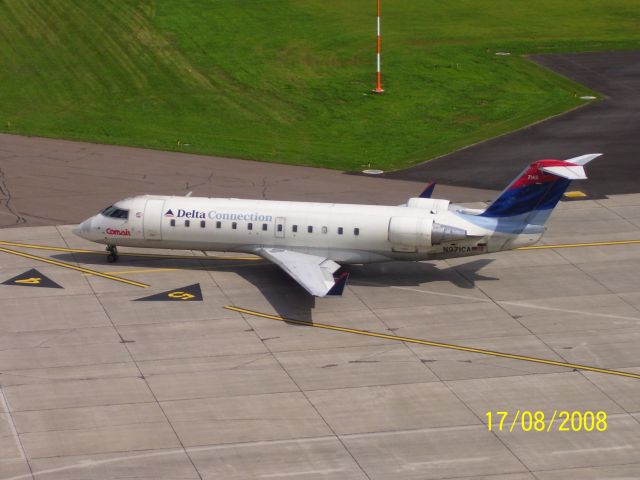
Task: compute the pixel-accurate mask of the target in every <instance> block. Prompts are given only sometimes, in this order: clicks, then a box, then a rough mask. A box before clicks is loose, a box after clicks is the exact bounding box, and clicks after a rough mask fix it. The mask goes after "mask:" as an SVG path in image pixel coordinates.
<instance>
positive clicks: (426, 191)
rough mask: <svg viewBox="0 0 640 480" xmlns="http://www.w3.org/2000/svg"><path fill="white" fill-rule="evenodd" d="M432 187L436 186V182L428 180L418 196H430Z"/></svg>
mask: <svg viewBox="0 0 640 480" xmlns="http://www.w3.org/2000/svg"><path fill="white" fill-rule="evenodd" d="M434 188H436V182H429V184H428V185H427V186H426V187H425V189H424V190H423V191H422V193H421V194H420V195H418V198H431V196H432V195H433V189H434Z"/></svg>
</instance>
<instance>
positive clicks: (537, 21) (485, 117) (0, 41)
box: [0, 0, 640, 170]
mask: <svg viewBox="0 0 640 480" xmlns="http://www.w3.org/2000/svg"><path fill="white" fill-rule="evenodd" d="M383 8H384V11H383V15H384V17H383V72H384V73H383V74H384V77H383V80H384V87H385V89H386V93H385V94H384V95H381V96H375V95H370V94H369V90H370V89H371V88H372V87H373V80H374V74H373V70H374V52H373V50H374V40H375V2H374V0H367V1H364V0H349V1H345V0H235V1H230V0H217V1H216V0H156V1H151V0H146V1H144V0H143V1H129V0H118V1H117V2H113V1H98V0H96V1H87V0H21V1H17V0H16V1H13V0H6V1H0V130H2V131H5V132H11V133H21V134H32V135H42V136H48V137H59V138H71V139H81V140H90V141H95V142H101V143H113V144H125V145H137V146H143V147H149V148H159V149H167V150H179V151H188V152H198V153H209V154H217V155H225V156H233V157H241V158H252V159H260V160H268V161H278V162H286V163H297V164H306V165H315V166H325V167H331V168H340V169H346V170H360V169H361V168H362V167H364V166H367V165H369V164H370V165H371V166H372V167H375V168H382V169H385V170H387V169H395V168H401V167H406V166H408V165H412V164H415V163H417V162H421V161H424V160H427V159H429V158H433V157H435V156H438V155H441V154H444V153H447V152H450V151H452V150H454V149H456V148H459V147H462V146H464V145H468V144H470V143H473V142H476V141H479V140H481V139H484V138H488V137H491V136H495V135H498V134H501V133H504V132H507V131H511V130H513V129H516V128H518V127H522V126H524V125H526V124H529V123H531V122H533V121H536V120H540V119H542V118H545V117H548V116H550V115H553V114H557V113H560V112H562V111H565V110H567V109H570V108H573V107H575V106H577V105H579V104H580V103H581V100H579V99H578V98H577V97H578V96H580V95H583V94H587V93H591V92H589V91H588V90H587V89H586V88H584V87H582V86H579V85H577V84H575V83H573V82H570V81H569V80H567V79H565V78H562V77H559V76H556V75H554V74H552V73H551V72H548V71H546V70H544V69H542V68H539V67H537V66H536V65H534V64H532V63H530V62H529V61H527V60H526V59H525V58H523V56H522V55H523V54H526V53H546V52H560V51H586V50H608V49H631V48H636V49H637V48H640V28H639V27H640V13H639V12H640V11H639V10H638V8H637V0H617V1H611V0H608V1H604V0H598V1H596V0H561V1H558V0H536V1H531V2H525V1H518V0H515V1H514V0H509V1H507V0H499V1H487V0H456V1H455V2H443V1H440V0H395V1H388V0H387V1H385V0H383ZM496 51H508V52H511V53H512V55H511V56H496V55H495V52H496Z"/></svg>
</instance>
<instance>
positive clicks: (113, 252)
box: [107, 245, 118, 263]
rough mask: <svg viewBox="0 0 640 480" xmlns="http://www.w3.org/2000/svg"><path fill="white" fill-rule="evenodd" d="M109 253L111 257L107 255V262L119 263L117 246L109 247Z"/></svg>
mask: <svg viewBox="0 0 640 480" xmlns="http://www.w3.org/2000/svg"><path fill="white" fill-rule="evenodd" d="M107 252H109V255H107V262H109V263H113V262H117V261H118V247H116V246H115V245H108V246H107Z"/></svg>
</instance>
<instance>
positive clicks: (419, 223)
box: [389, 217, 467, 252]
mask: <svg viewBox="0 0 640 480" xmlns="http://www.w3.org/2000/svg"><path fill="white" fill-rule="evenodd" d="M466 238H467V231H466V230H463V229H462V228H457V227H451V226H449V225H443V224H440V223H436V222H434V221H433V220H432V219H423V218H418V217H392V218H391V220H390V221H389V241H390V242H391V243H392V244H393V249H394V250H396V251H399V252H416V251H418V249H424V248H428V247H431V246H432V245H439V244H441V243H446V242H454V241H457V240H464V239H466Z"/></svg>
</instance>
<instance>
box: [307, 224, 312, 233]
mask: <svg viewBox="0 0 640 480" xmlns="http://www.w3.org/2000/svg"><path fill="white" fill-rule="evenodd" d="M307 232H309V233H313V227H312V226H311V225H309V226H308V227H307Z"/></svg>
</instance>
